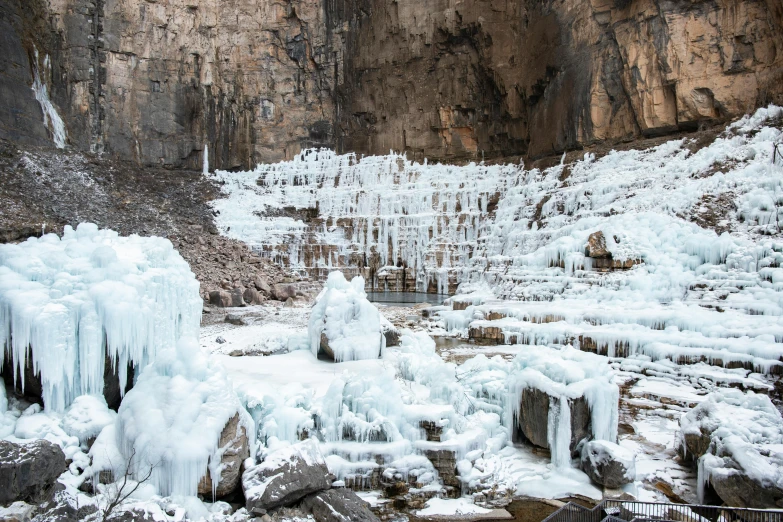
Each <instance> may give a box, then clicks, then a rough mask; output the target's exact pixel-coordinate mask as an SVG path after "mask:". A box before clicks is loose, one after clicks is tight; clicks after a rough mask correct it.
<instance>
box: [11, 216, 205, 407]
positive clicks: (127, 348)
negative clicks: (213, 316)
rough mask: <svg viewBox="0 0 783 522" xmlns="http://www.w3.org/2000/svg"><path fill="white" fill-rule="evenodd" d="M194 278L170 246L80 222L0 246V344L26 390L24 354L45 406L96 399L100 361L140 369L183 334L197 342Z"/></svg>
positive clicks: (121, 373) (122, 369) (123, 373)
mask: <svg viewBox="0 0 783 522" xmlns="http://www.w3.org/2000/svg"><path fill="white" fill-rule="evenodd" d="M201 307H202V302H201V299H200V297H199V293H198V281H196V278H195V276H194V275H193V273H192V272H191V271H190V267H189V266H188V264H187V263H186V262H185V260H184V259H182V257H181V256H180V255H179V253H178V252H177V251H176V250H174V247H173V246H172V244H171V242H170V241H168V240H167V239H163V238H159V237H139V236H135V235H134V236H129V237H120V236H119V235H118V234H117V233H116V232H113V231H111V230H99V229H98V227H97V226H96V225H94V224H89V223H82V224H81V225H79V226H78V227H77V229H76V230H74V229H72V228H71V227H69V226H66V227H65V230H64V233H63V237H62V238H60V237H58V236H57V235H55V234H46V235H45V236H43V237H41V238H30V239H28V240H27V241H25V242H23V243H19V244H3V245H0V346H2V348H3V351H4V353H5V354H6V355H7V356H8V358H9V359H11V361H12V364H11V366H12V368H13V372H14V380H17V379H19V380H20V381H22V382H21V384H22V387H24V383H23V381H24V379H25V371H24V369H25V368H26V367H28V365H29V361H28V358H29V357H32V362H33V368H34V369H35V373H37V374H39V375H40V380H41V386H42V390H41V396H42V398H43V402H44V405H45V406H46V408H47V409H51V410H54V411H57V412H62V411H64V410H65V409H66V408H67V407H68V405H70V403H71V402H72V401H73V399H75V398H76V397H78V396H80V395H83V394H91V395H100V394H101V393H102V392H103V387H104V371H105V368H104V367H105V362H106V359H107V357H108V359H109V360H110V361H111V362H112V363H113V366H114V367H115V368H116V369H117V373H118V377H119V384H120V386H119V388H120V390H122V391H123V392H124V390H125V388H126V384H127V382H128V375H127V368H128V365H129V363H130V364H132V365H136V366H137V367H138V366H143V365H146V364H147V363H148V362H150V361H152V360H154V359H155V358H156V355H157V353H158V352H159V351H161V350H165V349H167V348H170V347H173V346H174V345H176V343H177V341H178V340H179V339H180V338H181V337H183V336H190V337H193V338H197V337H198V328H199V321H200V317H201Z"/></svg>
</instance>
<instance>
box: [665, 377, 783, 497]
mask: <svg viewBox="0 0 783 522" xmlns="http://www.w3.org/2000/svg"><path fill="white" fill-rule="evenodd" d="M680 427H681V429H682V433H683V435H686V434H691V435H695V436H709V438H710V439H711V444H710V446H709V449H708V450H707V453H705V454H704V455H703V456H702V457H701V458H700V459H699V496H700V499H701V500H703V494H704V485H705V484H708V483H710V482H711V481H712V480H714V478H715V477H716V476H718V475H722V476H731V475H733V474H742V475H745V476H747V477H748V478H750V479H751V480H753V481H755V482H756V483H758V484H760V485H762V487H763V486H764V485H767V487H772V486H774V487H777V488H778V489H781V490H783V417H781V414H780V412H779V411H778V410H777V408H775V406H774V404H772V401H771V400H770V399H769V397H768V396H767V395H762V394H756V393H753V392H750V391H749V392H747V393H743V392H741V391H739V390H734V389H723V390H720V391H716V392H713V393H711V394H710V396H709V398H708V399H707V400H706V401H704V402H702V403H701V404H699V405H698V406H697V407H696V408H694V409H693V410H691V411H690V412H688V413H687V414H685V415H683V417H682V418H681V419H680ZM683 445H684V438H683Z"/></svg>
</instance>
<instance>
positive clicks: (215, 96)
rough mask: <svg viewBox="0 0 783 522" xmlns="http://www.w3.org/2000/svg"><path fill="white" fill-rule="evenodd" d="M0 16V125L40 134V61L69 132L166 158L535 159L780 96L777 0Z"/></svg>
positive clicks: (39, 7)
mask: <svg viewBox="0 0 783 522" xmlns="http://www.w3.org/2000/svg"><path fill="white" fill-rule="evenodd" d="M0 29H2V31H0V32H1V33H2V39H3V40H2V41H3V42H4V43H3V48H4V50H5V49H7V51H6V52H4V53H3V56H2V57H0V120H1V121H0V137H7V138H11V139H14V140H17V141H25V140H26V141H27V142H35V143H38V142H40V141H41V140H43V139H45V138H46V129H45V128H44V127H43V125H42V123H41V122H42V121H43V116H42V114H41V109H40V106H39V105H38V103H37V102H36V100H35V97H34V96H33V93H32V90H30V89H29V86H30V85H31V84H32V81H33V80H32V78H33V70H34V67H38V69H39V71H42V76H43V77H44V78H45V79H46V80H47V85H48V88H49V95H50V97H51V99H52V101H53V103H54V105H55V107H56V108H57V109H58V111H59V113H60V114H61V115H62V117H63V120H64V121H65V124H66V128H67V131H68V139H69V143H70V144H71V145H73V146H76V147H78V148H80V149H85V150H87V149H92V150H98V151H101V150H102V151H106V152H110V153H113V154H116V155H119V156H120V157H122V158H126V159H131V160H135V161H137V162H139V163H142V164H154V165H164V166H172V167H188V168H199V167H200V166H201V162H202V157H203V146H204V144H205V143H209V144H210V145H209V147H210V150H209V157H210V163H211V164H212V165H213V166H215V167H220V168H224V169H230V168H235V167H249V166H251V165H253V164H254V163H256V162H260V161H277V160H280V159H285V158H291V157H292V156H293V155H295V154H296V153H297V152H298V151H299V150H301V149H302V148H305V147H311V146H327V147H334V148H337V149H338V150H340V151H351V150H353V151H357V152H360V153H386V152H388V151H389V150H390V149H394V150H397V151H403V150H404V151H407V152H408V153H409V154H410V155H413V156H417V157H425V156H426V157H429V158H431V159H437V160H463V159H474V158H481V157H482V156H484V157H487V158H490V157H501V156H512V155H529V156H533V157H535V156H541V155H545V154H548V153H552V152H559V151H562V150H564V149H568V148H575V147H580V146H582V145H585V144H589V143H593V142H600V141H605V140H610V141H612V140H629V139H633V138H635V137H639V136H649V135H656V134H665V133H668V132H672V131H676V130H683V129H689V128H695V127H697V126H698V125H699V124H700V123H702V122H704V121H711V120H721V119H727V118H729V117H733V116H736V115H739V114H742V113H745V112H747V111H750V110H752V109H753V108H754V107H756V106H758V105H761V104H766V103H769V102H778V103H783V5H781V4H780V2H779V1H778V0H746V1H728V0H704V1H689V2H682V1H674V0H590V1H578V0H550V1H544V2H540V1H533V0H525V1H522V2H519V1H512V0H470V1H467V0H464V1H455V0H419V1H413V0H399V1H397V2H388V1H387V0H341V1H339V2H338V1H337V0H166V1H163V0H31V1H30V2H27V1H26V0H24V1H23V0H0ZM34 49H38V50H39V55H38V56H39V57H38V62H37V63H35V64H34V63H33V62H35V52H34ZM47 55H48V56H49V57H50V58H49V60H46V56H47Z"/></svg>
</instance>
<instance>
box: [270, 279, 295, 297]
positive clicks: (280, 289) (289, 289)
mask: <svg viewBox="0 0 783 522" xmlns="http://www.w3.org/2000/svg"><path fill="white" fill-rule="evenodd" d="M272 296H273V297H274V298H275V299H277V300H278V301H286V300H287V299H288V298H291V299H293V298H294V297H296V286H294V285H292V284H287V283H278V284H276V285H275V286H273V287H272Z"/></svg>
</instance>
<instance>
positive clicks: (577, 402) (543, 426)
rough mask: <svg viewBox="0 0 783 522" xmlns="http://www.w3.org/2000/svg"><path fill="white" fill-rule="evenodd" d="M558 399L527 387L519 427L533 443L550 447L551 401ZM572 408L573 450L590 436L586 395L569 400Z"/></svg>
mask: <svg viewBox="0 0 783 522" xmlns="http://www.w3.org/2000/svg"><path fill="white" fill-rule="evenodd" d="M550 400H557V399H553V398H552V397H550V396H549V395H548V394H547V393H546V392H543V391H541V390H538V389H536V388H526V389H525V390H523V391H522V395H521V397H520V407H519V418H518V419H517V427H518V428H519V430H520V431H521V432H522V434H523V435H524V436H525V438H526V439H527V440H528V441H529V442H530V443H531V444H533V445H535V446H539V447H541V448H549V442H548V437H547V435H548V429H549V402H550ZM568 405H569V407H570V408H571V444H570V448H571V451H572V452H573V451H574V449H575V448H576V445H577V444H579V442H580V441H581V440H582V439H584V438H586V437H589V436H590V408H589V406H588V405H587V400H585V398H584V397H579V398H577V399H572V400H569V401H568Z"/></svg>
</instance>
